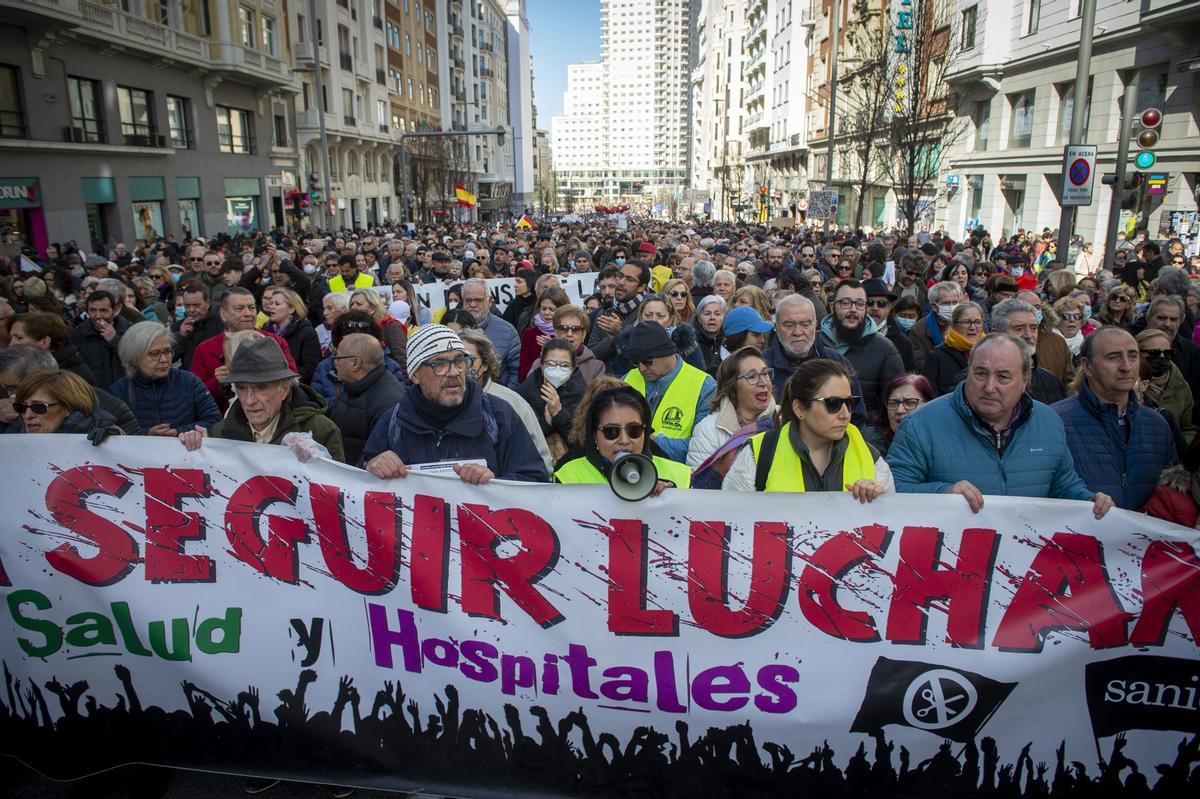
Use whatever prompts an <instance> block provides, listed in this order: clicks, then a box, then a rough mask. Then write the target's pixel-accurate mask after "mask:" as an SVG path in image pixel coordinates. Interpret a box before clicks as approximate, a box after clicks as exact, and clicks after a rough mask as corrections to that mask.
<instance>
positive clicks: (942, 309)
mask: <svg viewBox="0 0 1200 799" xmlns="http://www.w3.org/2000/svg"><path fill="white" fill-rule="evenodd" d="M937 315H938V318H939V319H941V320H942V321H943V322H949V321H950V319H951V317H953V316H954V306H953V305H939V306H938V309H937Z"/></svg>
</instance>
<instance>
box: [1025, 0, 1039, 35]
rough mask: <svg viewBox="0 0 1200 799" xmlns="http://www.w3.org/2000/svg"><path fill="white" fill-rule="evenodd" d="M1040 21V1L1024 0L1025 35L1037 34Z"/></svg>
mask: <svg viewBox="0 0 1200 799" xmlns="http://www.w3.org/2000/svg"><path fill="white" fill-rule="evenodd" d="M1041 19H1042V0H1025V35H1026V36H1028V35H1030V34H1032V33H1037V32H1038V23H1039V22H1041Z"/></svg>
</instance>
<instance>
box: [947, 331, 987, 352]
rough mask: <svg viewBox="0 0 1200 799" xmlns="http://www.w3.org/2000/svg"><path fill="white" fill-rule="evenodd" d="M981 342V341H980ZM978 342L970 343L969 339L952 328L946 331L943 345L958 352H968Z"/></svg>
mask: <svg viewBox="0 0 1200 799" xmlns="http://www.w3.org/2000/svg"><path fill="white" fill-rule="evenodd" d="M980 340H982V339H980ZM978 343H979V341H978V340H977V341H975V342H972V341H971V340H970V339H969V338H967V337H966V336H964V335H963V334H962V333H959V332H958V331H957V330H955V329H954V328H953V327H951V328H948V329H947V330H946V338H945V344H946V346H947V347H950V348H952V349H956V350H958V351H959V352H970V351H971V348H972V347H974V346H975V344H978Z"/></svg>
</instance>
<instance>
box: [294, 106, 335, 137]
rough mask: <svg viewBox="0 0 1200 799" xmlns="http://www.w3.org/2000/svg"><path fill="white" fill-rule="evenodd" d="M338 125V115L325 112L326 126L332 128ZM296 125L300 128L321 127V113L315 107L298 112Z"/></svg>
mask: <svg viewBox="0 0 1200 799" xmlns="http://www.w3.org/2000/svg"><path fill="white" fill-rule="evenodd" d="M336 125H337V117H336V116H334V115H333V114H331V113H329V112H328V111H326V112H325V127H327V128H332V127H335V126H336ZM296 127H297V128H298V129H300V130H314V131H315V130H317V129H318V128H320V127H321V114H320V112H318V111H317V109H315V108H309V109H307V110H305V111H300V112H299V113H297V114H296Z"/></svg>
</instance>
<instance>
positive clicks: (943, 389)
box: [921, 302, 983, 397]
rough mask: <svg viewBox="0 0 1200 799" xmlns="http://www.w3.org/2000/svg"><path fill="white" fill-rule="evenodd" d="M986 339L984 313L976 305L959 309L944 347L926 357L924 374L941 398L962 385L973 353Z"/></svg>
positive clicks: (942, 345) (957, 308) (956, 308)
mask: <svg viewBox="0 0 1200 799" xmlns="http://www.w3.org/2000/svg"><path fill="white" fill-rule="evenodd" d="M981 338H983V311H981V310H980V309H979V306H978V305H976V304H975V303H973V302H964V303H960V304H959V305H957V306H955V308H954V311H953V312H951V314H950V326H949V327H948V328H946V335H945V337H944V338H943V339H942V343H941V344H939V345H937V346H936V347H934V348H933V349H931V350H930V351H929V353H928V354H927V355H926V356H925V363H924V364H922V366H921V374H923V375H925V377H926V378H928V380H929V382H930V383H931V384H932V385H933V388H934V390H935V391H937V393H938V396H939V397H940V396H941V395H943V394H949V393H950V392H951V391H953V390H954V387H955V386H956V385H958V378H959V375H961V374H962V373H963V370H964V369H966V368H967V358H968V356H969V355H970V354H971V349H972V348H973V347H974V346H975V345H976V344H977V343H978V342H979V340H980V339H981Z"/></svg>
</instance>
